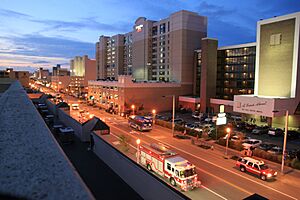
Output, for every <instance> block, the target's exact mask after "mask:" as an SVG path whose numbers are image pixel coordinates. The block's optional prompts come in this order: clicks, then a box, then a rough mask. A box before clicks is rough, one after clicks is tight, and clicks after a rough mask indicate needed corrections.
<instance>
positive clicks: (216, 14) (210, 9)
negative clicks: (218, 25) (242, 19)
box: [196, 1, 235, 18]
mask: <svg viewBox="0 0 300 200" xmlns="http://www.w3.org/2000/svg"><path fill="white" fill-rule="evenodd" d="M196 9H197V11H198V12H199V13H200V14H201V15H205V16H208V17H209V18H220V17H224V16H226V15H231V14H233V13H234V12H235V10H234V9H227V8H225V7H224V6H219V5H214V4H209V3H207V2H206V1H202V2H201V3H200V4H199V5H198V6H197V7H196Z"/></svg>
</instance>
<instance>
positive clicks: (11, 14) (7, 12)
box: [0, 8, 31, 19]
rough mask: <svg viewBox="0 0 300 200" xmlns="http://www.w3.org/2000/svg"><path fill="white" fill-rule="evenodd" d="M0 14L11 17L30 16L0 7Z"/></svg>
mask: <svg viewBox="0 0 300 200" xmlns="http://www.w3.org/2000/svg"><path fill="white" fill-rule="evenodd" d="M0 16H2V17H12V18H22V19H24V18H28V19H29V18H31V16H30V15H27V14H24V13H20V12H15V11H12V10H6V9H1V8H0Z"/></svg>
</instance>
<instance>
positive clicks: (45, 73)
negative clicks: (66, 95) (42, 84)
mask: <svg viewBox="0 0 300 200" xmlns="http://www.w3.org/2000/svg"><path fill="white" fill-rule="evenodd" d="M34 78H35V79H37V80H40V81H46V82H50V81H51V73H50V72H49V70H48V69H43V68H42V67H40V68H39V69H38V70H37V71H35V72H34Z"/></svg>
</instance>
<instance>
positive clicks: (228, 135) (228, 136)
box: [225, 128, 231, 156]
mask: <svg viewBox="0 0 300 200" xmlns="http://www.w3.org/2000/svg"><path fill="white" fill-rule="evenodd" d="M230 131H231V129H230V128H226V133H227V139H226V150H225V155H226V156H227V151H228V143H229V138H230Z"/></svg>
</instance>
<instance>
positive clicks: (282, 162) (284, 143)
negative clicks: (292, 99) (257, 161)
mask: <svg viewBox="0 0 300 200" xmlns="http://www.w3.org/2000/svg"><path fill="white" fill-rule="evenodd" d="M276 112H279V111H278V110H274V111H273V113H276ZM288 123H289V111H288V110H285V127H284V137H283V149H282V158H281V173H283V168H284V160H285V156H286V155H285V154H286V152H285V151H286V140H287V131H288Z"/></svg>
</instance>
